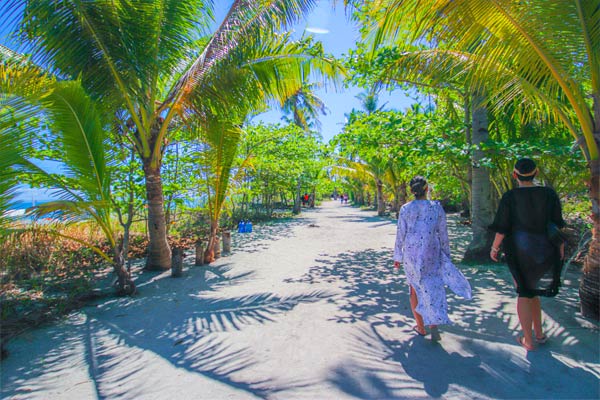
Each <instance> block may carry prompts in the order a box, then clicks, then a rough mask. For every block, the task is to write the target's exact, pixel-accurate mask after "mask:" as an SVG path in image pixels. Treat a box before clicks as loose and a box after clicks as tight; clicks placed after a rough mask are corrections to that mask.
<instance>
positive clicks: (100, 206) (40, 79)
mask: <svg viewBox="0 0 600 400" xmlns="http://www.w3.org/2000/svg"><path fill="white" fill-rule="evenodd" d="M21 77H26V78H27V79H20V78H21ZM0 98H1V99H2V100H4V101H2V103H1V104H2V112H1V113H0V127H2V128H3V129H0V131H1V132H2V133H1V134H0V139H1V141H2V144H1V146H0V166H2V167H3V168H2V169H1V170H2V171H3V172H2V173H1V176H2V177H3V178H8V179H6V180H5V179H2V184H1V185H0V203H1V202H3V203H4V204H2V205H0V206H6V205H7V204H8V202H7V201H6V200H7V199H9V200H10V195H11V194H12V193H14V191H15V190H16V186H17V183H18V181H16V178H18V176H19V174H23V173H28V174H32V175H35V176H36V177H37V178H38V179H39V180H40V181H41V182H42V183H43V184H45V185H47V186H48V187H51V188H54V189H56V190H57V193H58V195H59V196H60V200H56V201H51V202H48V203H44V204H42V205H38V206H37V207H35V208H34V209H33V211H32V214H33V215H36V216H43V215H52V216H57V215H60V216H61V217H62V218H63V219H65V220H66V221H67V223H68V222H75V221H81V220H82V219H90V220H93V221H94V222H95V223H96V225H97V226H99V227H100V229H101V230H102V232H103V233H104V236H105V238H106V240H107V241H108V243H109V245H110V248H111V250H112V252H113V254H112V255H109V254H106V253H105V252H104V251H102V250H101V249H100V248H98V247H96V246H93V245H91V244H90V243H85V242H82V241H81V240H79V239H76V238H72V237H69V236H65V235H63V234H61V233H60V231H59V230H57V229H54V228H52V227H50V226H49V227H46V228H44V229H45V230H47V231H48V232H50V233H52V234H55V235H58V236H62V237H65V238H68V239H71V240H75V241H78V242H80V243H82V244H84V245H87V246H88V247H90V248H92V250H94V251H95V252H96V253H98V254H99V255H100V256H102V257H103V258H104V259H105V260H107V261H108V262H110V263H111V264H112V265H113V268H114V272H115V274H116V276H117V281H116V284H115V288H116V289H117V292H118V293H119V294H131V293H133V292H134V291H135V284H134V283H133V281H132V280H131V277H130V275H129V273H128V271H127V270H126V269H125V268H124V260H123V254H122V250H121V247H120V244H119V243H117V235H116V232H115V231H114V229H113V224H112V221H111V210H112V203H111V196H110V182H111V178H110V174H109V173H108V169H107V161H106V157H105V149H104V146H105V131H104V129H105V126H106V123H105V121H104V120H103V118H102V113H101V112H100V110H99V109H98V107H97V105H96V104H95V103H94V102H93V101H92V100H91V99H90V98H89V96H87V95H86V94H85V92H84V90H83V88H82V87H81V84H80V82H77V81H64V82H56V81H55V80H54V79H53V78H52V77H50V76H47V75H44V74H42V73H41V72H40V70H39V69H38V68H37V67H35V66H31V65H30V64H27V63H22V62H17V63H14V62H11V60H9V61H8V62H5V63H4V64H3V65H2V68H1V69H0ZM16 107H19V108H16ZM13 111H14V112H13ZM35 118H40V119H41V120H43V121H45V122H46V123H47V126H48V129H49V130H50V131H51V132H52V134H54V135H56V138H57V139H58V141H59V143H60V144H61V146H62V150H63V152H64V157H63V159H62V160H61V161H62V162H63V170H64V171H65V172H64V174H60V175H56V174H50V173H48V172H47V171H45V170H43V169H41V168H39V167H37V166H36V165H34V164H33V163H31V162H30V161H29V160H28V158H27V153H26V148H27V146H31V140H32V137H31V134H33V133H35V132H36V131H37V128H38V127H37V125H35V124H34V125H31V128H29V129H27V128H26V127H27V126H28V122H29V120H31V119H35ZM3 200H4V201H3ZM0 210H2V209H0ZM5 231H6V232H5V233H8V234H15V230H5Z"/></svg>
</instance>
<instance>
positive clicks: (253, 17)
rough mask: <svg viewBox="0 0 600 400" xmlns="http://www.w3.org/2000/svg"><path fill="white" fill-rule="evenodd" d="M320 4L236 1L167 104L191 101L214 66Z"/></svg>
mask: <svg viewBox="0 0 600 400" xmlns="http://www.w3.org/2000/svg"><path fill="white" fill-rule="evenodd" d="M315 5H316V1H314V0H268V1H263V0H235V1H234V2H233V4H232V5H231V7H230V9H229V12H228V13H227V15H226V16H225V18H224V20H223V21H222V22H221V25H220V26H219V28H217V30H216V31H215V32H214V34H213V36H212V38H211V40H210V41H209V42H208V44H207V46H206V47H205V48H204V49H203V51H202V52H201V53H200V55H199V56H198V58H197V59H196V61H195V62H194V64H193V65H192V66H191V67H190V69H189V70H188V71H187V72H186V73H185V74H184V75H183V76H182V77H181V78H180V80H179V81H178V82H177V84H176V85H175V86H174V87H173V89H172V90H171V93H170V95H169V96H167V99H166V101H165V103H170V102H171V101H173V100H175V103H176V104H185V103H187V102H188V99H187V98H188V96H189V95H190V93H191V92H192V90H193V88H194V87H195V86H197V85H200V84H202V81H203V80H204V79H206V76H207V75H208V72H209V71H210V70H211V69H212V67H213V65H214V64H216V63H218V62H219V61H221V60H224V59H226V58H228V57H229V55H230V53H231V52H232V51H234V50H235V49H237V48H238V47H239V46H240V45H241V44H243V43H249V42H250V43H255V42H257V40H256V39H257V38H258V37H260V36H262V35H265V34H267V35H272V34H274V33H275V32H276V31H277V30H279V29H282V28H285V27H287V26H289V25H290V24H292V23H294V22H296V21H297V20H298V19H299V18H301V17H302V16H303V15H305V14H306V13H307V12H308V11H310V10H311V9H312V8H313V7H314V6H315Z"/></svg>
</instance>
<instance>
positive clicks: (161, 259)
mask: <svg viewBox="0 0 600 400" xmlns="http://www.w3.org/2000/svg"><path fill="white" fill-rule="evenodd" d="M144 175H145V176H146V198H147V200H148V236H149V239H150V240H149V243H148V255H147V257H146V269H147V270H150V271H156V270H161V271H163V270H167V269H169V268H171V248H170V247H169V242H168V241H167V229H166V220H165V209H164V198H163V188H162V180H161V177H160V165H159V166H157V167H152V166H151V161H150V160H149V159H146V160H144Z"/></svg>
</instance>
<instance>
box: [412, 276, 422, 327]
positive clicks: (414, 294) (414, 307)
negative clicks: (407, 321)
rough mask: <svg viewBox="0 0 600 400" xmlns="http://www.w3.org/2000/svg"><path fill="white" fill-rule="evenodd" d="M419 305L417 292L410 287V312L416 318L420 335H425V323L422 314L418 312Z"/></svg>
mask: <svg viewBox="0 0 600 400" xmlns="http://www.w3.org/2000/svg"><path fill="white" fill-rule="evenodd" d="M418 304H419V299H417V292H416V291H415V289H413V287H412V286H411V287H410V310H411V311H412V313H413V316H414V317H415V321H416V322H417V329H418V330H419V332H420V333H422V334H425V324H424V323H423V317H421V314H419V313H418V312H417V305H418Z"/></svg>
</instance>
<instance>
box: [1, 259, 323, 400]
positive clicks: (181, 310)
mask: <svg viewBox="0 0 600 400" xmlns="http://www.w3.org/2000/svg"><path fill="white" fill-rule="evenodd" d="M250 276H251V274H249V273H243V274H237V275H232V274H231V271H230V267H229V266H227V265H222V266H217V267H208V268H206V267H201V268H191V269H190V270H189V271H188V273H187V275H186V276H185V277H184V278H182V279H178V280H175V279H158V278H159V277H157V276H155V277H153V278H150V279H149V280H148V282H153V285H152V286H147V287H146V289H145V290H144V294H145V296H138V297H132V298H118V299H111V300H109V301H105V302H102V303H99V304H98V305H97V306H96V307H95V308H88V309H86V310H85V311H84V313H80V314H77V315H74V316H72V317H71V319H70V320H68V321H66V322H65V323H66V324H68V326H69V329H68V331H69V333H68V334H67V333H65V332H66V330H65V329H64V327H56V328H51V329H49V330H48V331H47V333H46V334H47V337H48V341H47V342H46V346H45V347H44V348H41V349H38V350H37V351H32V354H31V359H30V361H29V362H27V363H26V364H27V365H25V366H23V367H21V368H19V370H18V371H3V384H2V397H10V396H25V397H27V398H33V397H36V396H37V397H43V396H47V395H48V393H49V392H50V393H51V392H52V387H53V382H57V379H58V381H60V377H61V375H63V374H67V373H68V371H70V368H71V367H72V365H71V364H70V363H71V360H72V359H77V360H78V361H77V362H78V363H80V368H81V370H83V371H87V374H85V376H87V379H84V382H83V383H88V382H86V381H88V380H90V379H91V381H92V382H93V386H94V387H95V394H94V395H93V397H97V398H142V397H144V396H147V395H148V390H150V392H151V393H152V395H153V396H158V397H160V394H161V393H162V394H163V395H164V396H165V398H166V397H169V393H176V389H177V385H181V384H182V382H170V381H167V380H166V379H163V378H161V374H160V368H161V364H165V365H166V364H171V365H175V366H177V367H178V368H182V369H183V370H186V371H188V372H191V373H194V374H199V375H201V376H203V377H205V378H208V379H210V380H213V381H216V382H220V383H222V384H225V385H227V386H229V387H231V388H235V389H238V390H242V391H244V392H247V393H249V394H252V395H255V396H259V397H264V396H266V395H267V394H269V393H275V392H277V391H278V390H283V389H289V388H294V387H302V386H303V385H307V384H308V383H307V382H303V381H302V380H301V379H298V380H293V381H291V382H290V381H285V382H282V381H273V380H270V379H267V380H266V379H260V378H257V379H252V380H248V379H240V378H239V373H240V372H243V371H244V370H246V369H248V368H249V367H251V366H253V365H255V364H256V363H258V362H260V360H258V359H257V358H256V357H255V356H254V354H253V352H252V350H251V348H249V347H246V344H238V343H235V342H234V341H232V339H231V336H230V335H228V334H229V333H231V332H235V331H239V330H240V329H242V328H243V327H244V326H249V325H255V324H265V323H271V322H273V321H275V320H276V319H277V317H278V316H279V315H282V314H283V313H285V312H287V311H289V310H291V309H293V308H294V307H296V306H297V305H298V304H301V303H314V302H317V301H321V300H324V299H328V298H329V297H330V295H329V294H327V293H325V292H323V291H313V292H309V293H302V294H297V295H290V296H277V295H275V294H272V293H257V294H254V295H248V296H239V297H233V298H213V297H209V296H210V294H211V293H213V292H214V291H216V290H218V288H219V287H220V286H222V285H236V284H240V283H241V282H243V281H244V280H246V279H248V278H249V277H250ZM148 282H147V283H148ZM146 296H147V297H150V298H151V299H149V298H147V297H146ZM67 360H70V361H67ZM23 371H27V373H26V375H23ZM147 379H151V380H152V384H151V385H150V386H148V385H142V386H140V382H144V381H145V380H147ZM198 386H199V387H202V385H198ZM56 387H57V388H58V387H59V385H58V384H56ZM38 391H39V393H38ZM204 395H205V397H210V395H209V394H208V393H205V394H204Z"/></svg>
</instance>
